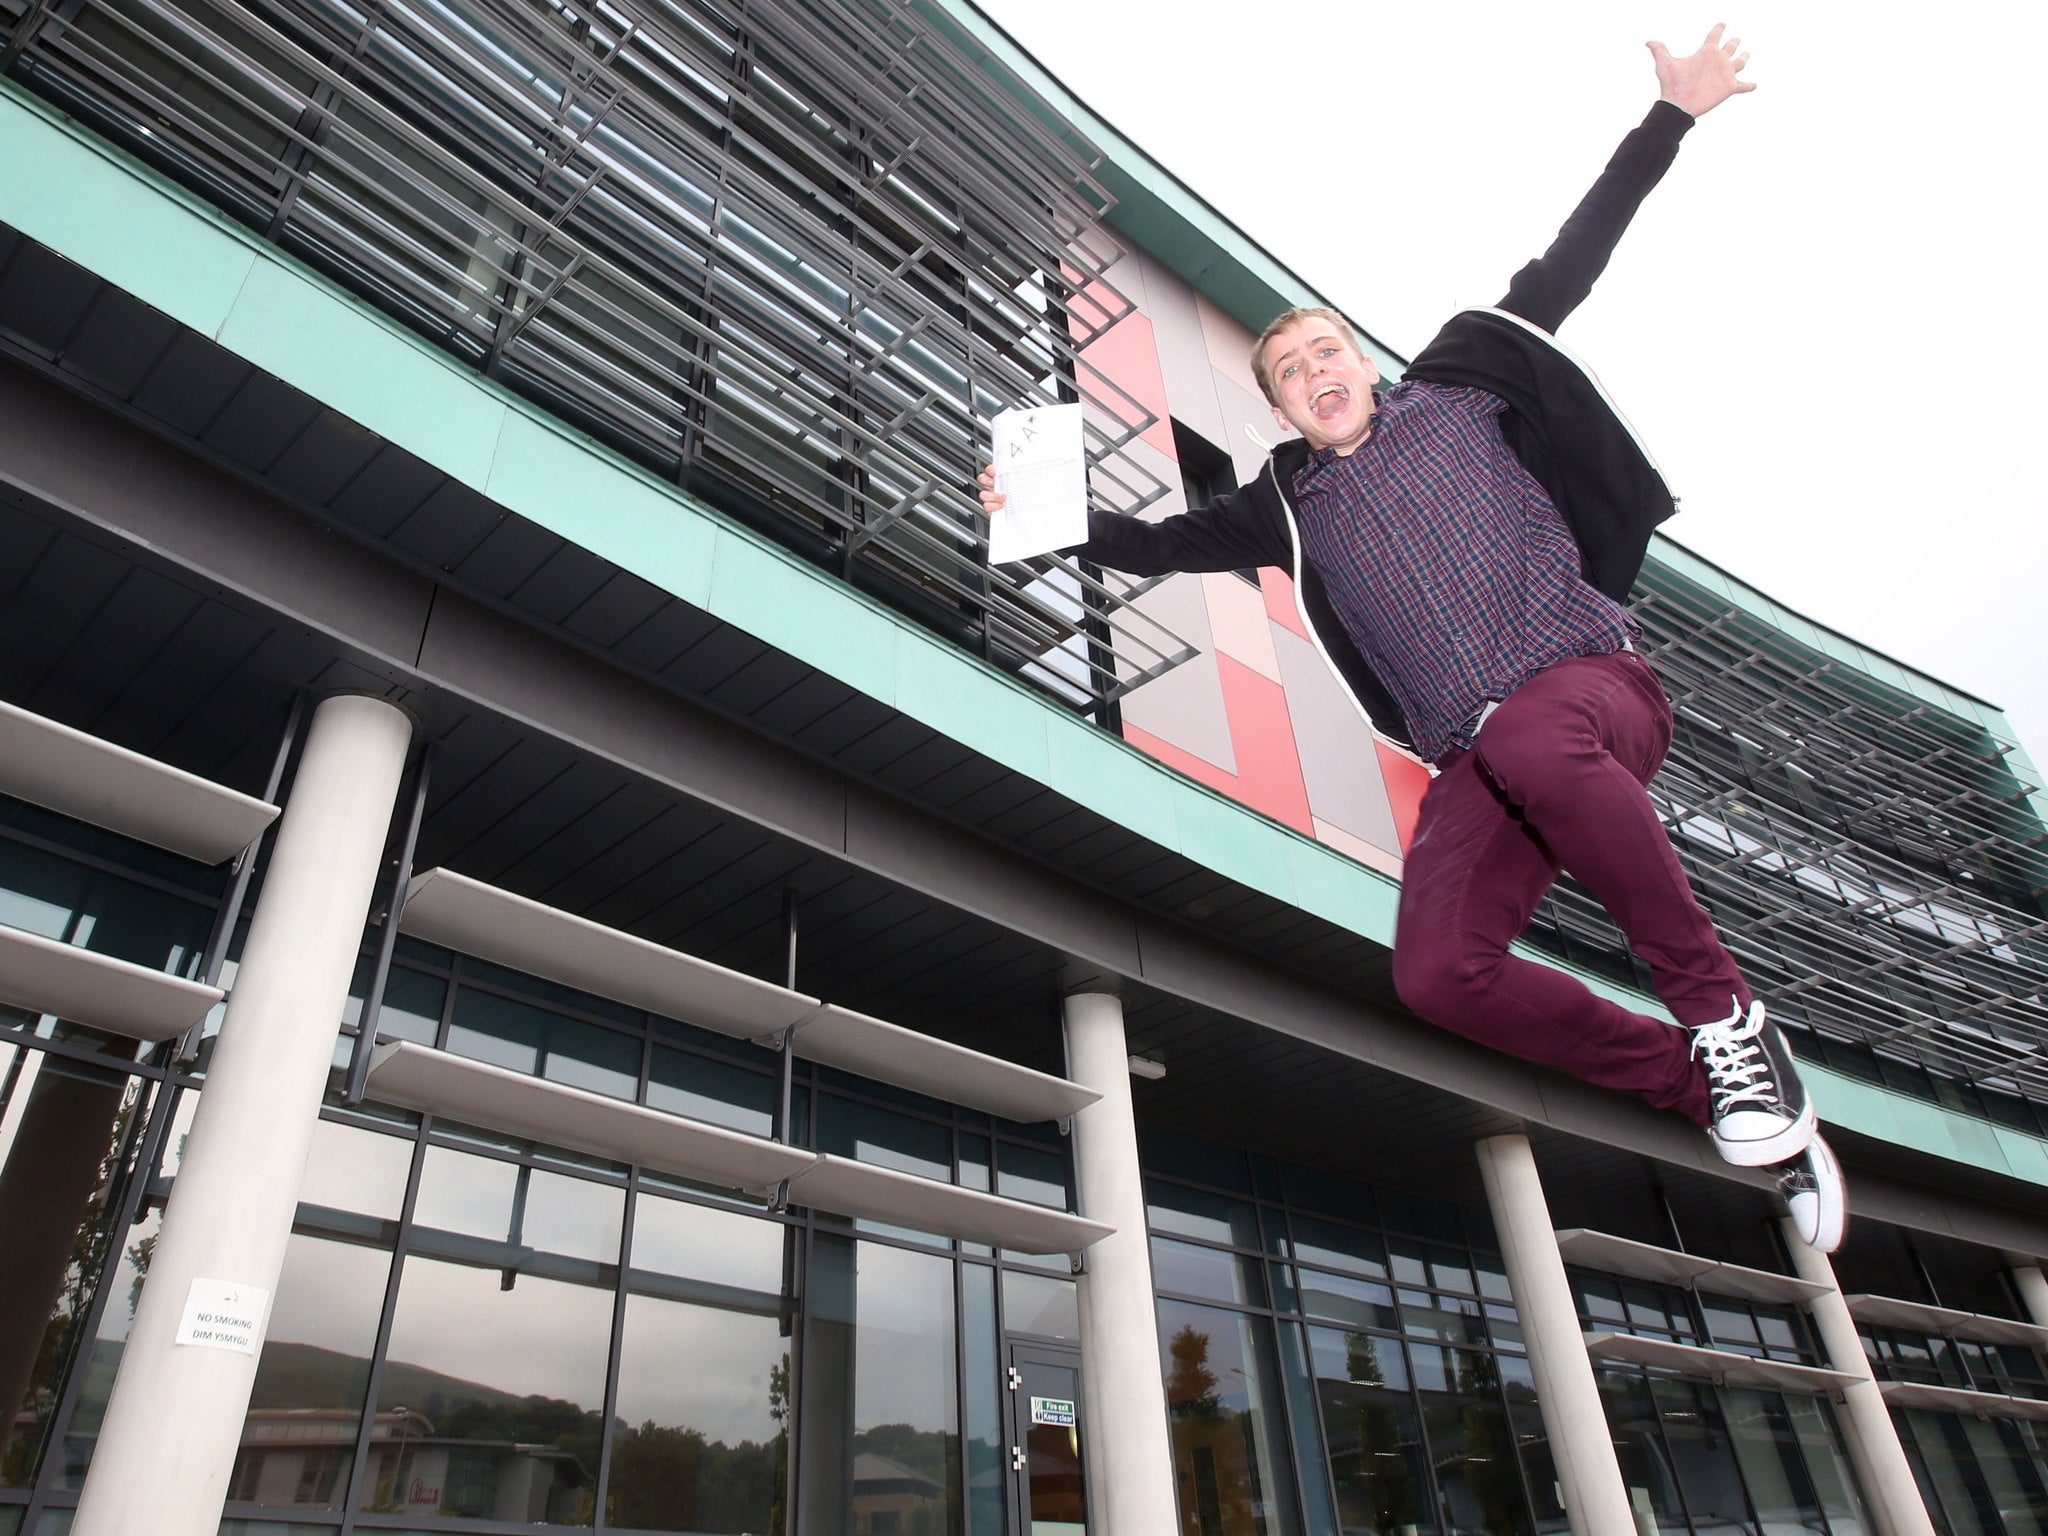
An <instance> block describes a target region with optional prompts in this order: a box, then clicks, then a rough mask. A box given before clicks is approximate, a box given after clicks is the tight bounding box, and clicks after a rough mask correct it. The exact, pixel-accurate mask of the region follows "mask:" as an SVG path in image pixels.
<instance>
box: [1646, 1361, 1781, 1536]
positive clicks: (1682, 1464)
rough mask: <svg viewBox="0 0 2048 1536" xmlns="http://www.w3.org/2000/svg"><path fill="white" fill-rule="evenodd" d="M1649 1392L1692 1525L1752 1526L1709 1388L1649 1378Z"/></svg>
mask: <svg viewBox="0 0 2048 1536" xmlns="http://www.w3.org/2000/svg"><path fill="white" fill-rule="evenodd" d="M1650 1394H1651V1397H1652V1399H1653V1401H1654V1402H1655V1403H1656V1410H1657V1416H1658V1418H1659V1420H1660V1421H1661V1423H1662V1425H1663V1430H1664V1446H1665V1452H1666V1454H1667V1455H1669V1456H1670V1458H1671V1469H1672V1472H1673V1473H1674V1475H1675V1476H1676V1477H1677V1480H1678V1487H1679V1496H1680V1498H1681V1499H1682V1500H1683V1501H1684V1504H1685V1507H1686V1511H1687V1513H1689V1514H1690V1515H1691V1516H1692V1520H1693V1526H1694V1529H1696V1530H1716V1531H1734V1530H1744V1529H1747V1530H1755V1528H1756V1527H1755V1523H1754V1522H1753V1521H1752V1520H1751V1519H1750V1516H1749V1502H1748V1499H1747V1497H1746V1495H1745V1493H1744V1490H1743V1483H1742V1468H1741V1465H1740V1463H1739V1462H1738V1461H1737V1460H1736V1454H1735V1448H1734V1446H1733V1445H1732V1444H1731V1443H1730V1436H1729V1432H1728V1423H1727V1419H1726V1417H1725V1416H1724V1415H1723V1413H1722V1412H1721V1402H1720V1398H1719V1397H1718V1396H1717V1395H1716V1394H1715V1392H1714V1389H1713V1388H1711V1387H1708V1386H1704V1385H1702V1384H1700V1383H1698V1382H1692V1381H1673V1380H1669V1379H1653V1380H1652V1381H1651V1382H1650Z"/></svg>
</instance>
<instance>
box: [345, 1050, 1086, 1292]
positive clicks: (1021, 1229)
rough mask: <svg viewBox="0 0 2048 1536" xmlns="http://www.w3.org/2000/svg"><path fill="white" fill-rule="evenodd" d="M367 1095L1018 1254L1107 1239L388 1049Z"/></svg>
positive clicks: (1066, 1249) (798, 1153) (834, 1161)
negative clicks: (782, 1191)
mask: <svg viewBox="0 0 2048 1536" xmlns="http://www.w3.org/2000/svg"><path fill="white" fill-rule="evenodd" d="M370 1093H371V1096H372V1097H373V1098H375V1099H377V1100H380V1101H382V1102H384V1103H387V1104H395V1105H398V1106H399V1107H401V1108H405V1109H414V1110H419V1111H421V1112H423V1113H429V1114H435V1115H446V1116H449V1117H451V1118H453V1119H457V1120H461V1121H464V1122H466V1123H468V1124H472V1125H477V1126H481V1127H483V1128H485V1129H487V1130H494V1131H500V1132H504V1133H507V1134H510V1135H514V1136H520V1137H526V1138H531V1139H533V1140H535V1141H543V1142H547V1143H549V1144H550V1145H553V1146H559V1147H567V1148H569V1149H571V1150H572V1151H578V1152H586V1153H589V1154H590V1155H592V1156H594V1157H603V1158H608V1159H611V1160H613V1161H617V1162H622V1163H630V1164H634V1165H636V1166H639V1167H643V1168H648V1169H651V1170H653V1171H655V1172H658V1173H665V1174H670V1175H672V1176H674V1177H677V1178H683V1179H691V1180H695V1181H698V1182H701V1183H709V1184H715V1185H720V1186H723V1187H726V1188H730V1189H739V1190H751V1191H755V1192H757V1193H758V1192H765V1191H768V1190H772V1189H774V1188H775V1187H776V1186H778V1185H780V1184H781V1183H782V1182H783V1181H784V1180H787V1181H788V1183H789V1198H790V1199H791V1200H792V1201H794V1202H795V1203H797V1204H799V1205H807V1206H810V1207H811V1208H813V1209H814V1210H820V1211H829V1212H831V1213H833V1214H834V1215H839V1216H850V1217H853V1218H855V1219H857V1220H863V1221H884V1222H890V1223H892V1224H896V1225H901V1226H909V1227H914V1228H916V1229H917V1230H918V1231H921V1232H931V1233H935V1234H938V1235H940V1236H944V1237H957V1238H960V1239H963V1240H965V1241H970V1242H979V1243H988V1244H991V1245H993V1246H997V1247H1003V1248H1013V1249H1016V1250H1018V1251H1019V1252H1022V1253H1077V1252H1079V1251H1080V1250H1081V1249H1083V1248H1086V1247H1088V1246H1089V1245H1090V1244H1093V1243H1096V1242H1099V1241H1101V1240H1102V1239H1103V1238H1105V1237H1107V1236H1109V1234H1110V1233H1112V1232H1113V1231H1115V1230H1116V1229H1115V1228H1114V1227H1109V1226H1105V1225H1104V1224H1103V1223H1101V1222H1099V1221H1088V1220H1085V1219H1083V1218H1082V1217H1079V1216H1074V1215H1071V1214H1069V1213H1067V1212H1065V1211H1056V1210H1051V1209H1048V1208H1047V1207H1044V1206H1038V1205H1032V1204H1029V1203H1028V1202H1025V1201H1022V1200H1011V1199H1008V1198H1006V1197H1003V1196H1000V1195H991V1194H984V1193H982V1192H981V1191H979V1190H972V1189H962V1188H960V1187H959V1186H958V1185H954V1184H941V1183H939V1182H938V1181H937V1180H934V1179H926V1178H920V1177H918V1176H917V1175H915V1174H908V1173H901V1172H898V1171H897V1170H895V1169H892V1168H882V1167H878V1166H876V1165H875V1164H872V1163H863V1162H858V1161H856V1160H854V1159H852V1158H845V1157H839V1156H836V1155H834V1154H832V1153H818V1152H811V1151H807V1150H806V1149H804V1148H801V1147H791V1146H788V1145H785V1144H784V1143H782V1142H775V1141H768V1140H765V1139H763V1138H762V1137H759V1136H749V1135H746V1134H744V1133H742V1132H739V1131H729V1130H726V1129H724V1128H723V1127H720V1126H715V1125H707V1124H705V1123H703V1122H701V1121H697V1120H688V1119H684V1118H683V1117H681V1116H678V1115H672V1114H668V1113H666V1112H665V1111H662V1110H658V1109H650V1108H648V1107H647V1106H645V1105H642V1104H633V1103H629V1102H626V1101H624V1100H620V1099H613V1098H607V1097H606V1096H605V1095H603V1094H600V1093H592V1092H590V1091H589V1090H587V1089H583V1088H575V1087H571V1086H569V1085H568V1084H566V1083H555V1082H549V1081H548V1080H546V1079H545V1078H539V1077H534V1076H532V1075H531V1074H529V1073H525V1072H515V1071H512V1070H510V1069H509V1068H505V1067H500V1066H496V1065H493V1064H492V1063H490V1062H483V1061H476V1060H473V1059H472V1058H470V1057H466V1056H458V1055H454V1054H452V1053H450V1052H447V1051H438V1050H434V1049H432V1048H430V1047H428V1046H423V1045H416V1044H414V1043H412V1042H411V1041H398V1042H391V1043H386V1044H382V1045H379V1046H378V1047H377V1049H376V1054H375V1055H374V1056H373V1057H372V1059H371V1063H370Z"/></svg>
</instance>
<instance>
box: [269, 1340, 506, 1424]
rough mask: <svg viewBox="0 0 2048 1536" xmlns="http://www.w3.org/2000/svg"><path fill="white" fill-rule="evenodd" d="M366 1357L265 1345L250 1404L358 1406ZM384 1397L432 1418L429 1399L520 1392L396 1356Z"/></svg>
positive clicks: (482, 1398)
mask: <svg viewBox="0 0 2048 1536" xmlns="http://www.w3.org/2000/svg"><path fill="white" fill-rule="evenodd" d="M369 1374H370V1365H369V1362H368V1361H367V1360H363V1359H360V1358H358V1357H357V1356H355V1355H347V1354H343V1353H341V1352H340V1351H338V1350H332V1349H322V1348H321V1347H320V1346H319V1345H317V1344H282V1343H277V1342H272V1343H269V1344H266V1345H264V1347H263V1366H262V1369H261V1370H259V1371H258V1372H257V1374H256V1389H255V1391H254V1392H253V1393H251V1394H250V1398H249V1406H250V1407H251V1408H252V1409H256V1408H357V1409H360V1408H361V1407H362V1403H363V1386H364V1383H365V1382H366V1381H367V1380H368V1378H369ZM381 1396H382V1397H383V1399H384V1401H385V1402H386V1403H387V1404H389V1405H391V1406H393V1407H397V1406H399V1405H401V1404H402V1405H403V1406H405V1407H407V1408H416V1409H418V1410H419V1411H421V1412H422V1413H426V1414H428V1415H429V1416H432V1414H433V1409H431V1408H430V1407H428V1403H429V1402H439V1403H440V1404H442V1405H443V1406H444V1407H445V1406H447V1405H449V1404H452V1403H463V1402H469V1403H516V1402H518V1401H520V1398H519V1395H518V1394H517V1393H514V1392H501V1391H500V1390H498V1388H496V1387H487V1386H485V1385H484V1384H483V1383H482V1382H479V1381H464V1380H463V1379H462V1378H461V1377H459V1376H449V1375H445V1374H443V1373H442V1372H440V1371H430V1370H428V1369H426V1367H424V1366H419V1365H408V1364H406V1363H405V1362H404V1361H403V1360H392V1361H389V1362H387V1363H386V1365H385V1367H384V1386H383V1391H382V1393H381Z"/></svg>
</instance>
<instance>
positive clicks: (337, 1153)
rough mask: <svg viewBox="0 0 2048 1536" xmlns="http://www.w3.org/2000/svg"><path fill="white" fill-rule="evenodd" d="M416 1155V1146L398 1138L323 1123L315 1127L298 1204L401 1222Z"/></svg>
mask: <svg viewBox="0 0 2048 1536" xmlns="http://www.w3.org/2000/svg"><path fill="white" fill-rule="evenodd" d="M412 1152H413V1143H412V1142H410V1141H406V1140H403V1139H401V1138H399V1137H397V1136H384V1135H380V1134H378V1133H377V1132H375V1131H366V1130H363V1129H362V1128H361V1127H359V1126H353V1125H343V1124H341V1123H340V1122H338V1121H334V1120H322V1121H320V1122H318V1123H317V1124H316V1125H315V1126H314V1129H313V1152H312V1156H311V1157H310V1158H309V1159H308V1160H307V1163H306V1177H305V1180H304V1182H303V1183H301V1184H300V1186H299V1203H300V1204H301V1205H318V1206H325V1207H326V1208H327V1209H329V1210H333V1211H351V1212H354V1213H355V1214H357V1215H361V1216H376V1217H382V1218H385V1219H387V1220H391V1221H396V1220H397V1219H398V1211H399V1206H400V1205H401V1204H402V1203H403V1202H404V1199H405V1180H406V1175H407V1174H409V1173H410V1172H411V1171H412Z"/></svg>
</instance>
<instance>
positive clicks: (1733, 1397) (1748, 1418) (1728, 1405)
mask: <svg viewBox="0 0 2048 1536" xmlns="http://www.w3.org/2000/svg"><path fill="white" fill-rule="evenodd" d="M1722 1403H1723V1411H1724V1415H1725V1418H1726V1422H1727V1426H1728V1432H1729V1435H1730V1436H1731V1437H1732V1439H1733V1443H1734V1448H1735V1459H1736V1462H1737V1463H1738V1464H1739V1465H1740V1466H1741V1468H1742V1483H1743V1487H1744V1489H1745V1490H1746V1491H1747V1493H1748V1495H1749V1502H1750V1506H1751V1508H1753V1509H1754V1510H1755V1511H1756V1517H1757V1519H1758V1520H1759V1521H1760V1522H1762V1525H1763V1528H1764V1529H1765V1530H1766V1531H1770V1530H1778V1529H1783V1530H1794V1529H1798V1528H1800V1527H1805V1528H1807V1529H1809V1530H1822V1529H1825V1522H1824V1520H1823V1517H1822V1511H1821V1505H1820V1495H1819V1493H1818V1491H1817V1490H1816V1489H1815V1487H1814V1484H1813V1479H1812V1477H1810V1476H1809V1475H1808V1473H1807V1470H1806V1451H1805V1448H1804V1447H1802V1446H1801V1445H1800V1443H1799V1437H1798V1435H1797V1434H1795V1433H1794V1432H1793V1428H1792V1417H1791V1415H1790V1414H1789V1413H1788V1412H1787V1411H1786V1408H1785V1399H1784V1398H1783V1397H1781V1396H1780V1395H1779V1394H1778V1393H1776V1392H1753V1391H1734V1390H1730V1391H1727V1392H1724V1393H1723V1394H1722Z"/></svg>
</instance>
